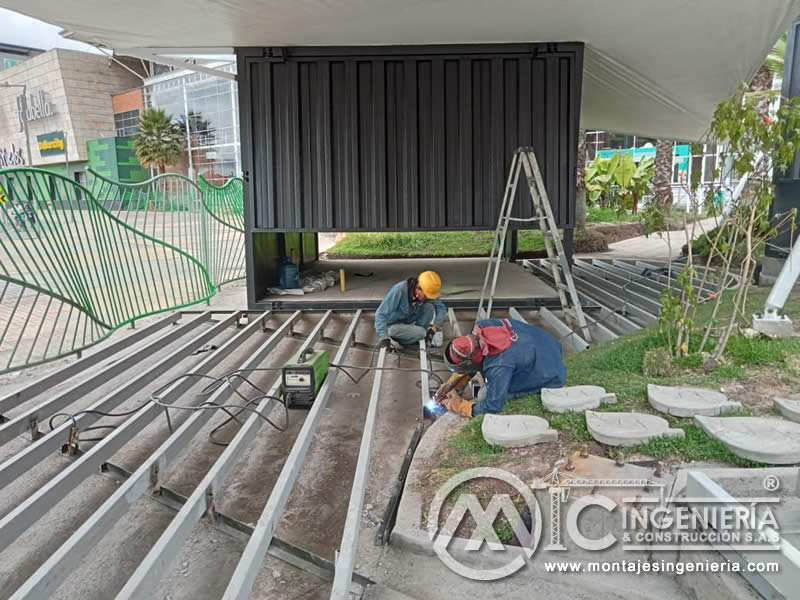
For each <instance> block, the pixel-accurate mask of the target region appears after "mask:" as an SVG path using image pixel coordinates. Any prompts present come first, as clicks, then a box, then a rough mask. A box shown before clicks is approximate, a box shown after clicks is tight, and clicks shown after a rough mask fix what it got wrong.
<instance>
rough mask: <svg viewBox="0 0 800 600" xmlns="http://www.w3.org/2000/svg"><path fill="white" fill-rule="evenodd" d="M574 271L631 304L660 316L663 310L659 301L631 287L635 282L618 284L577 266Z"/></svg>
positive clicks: (576, 274)
mask: <svg viewBox="0 0 800 600" xmlns="http://www.w3.org/2000/svg"><path fill="white" fill-rule="evenodd" d="M572 272H573V273H574V274H575V276H576V277H578V278H580V279H583V280H584V281H588V282H589V283H591V284H593V285H595V286H597V287H599V288H601V289H604V290H608V291H609V292H610V293H612V294H613V295H614V296H615V297H616V298H622V299H624V300H627V301H628V303H629V304H636V305H637V306H640V307H642V308H643V309H644V310H646V311H647V312H649V313H651V314H652V315H654V316H658V314H659V313H660V312H661V304H660V303H659V302H658V301H656V300H654V299H652V298H646V297H645V296H642V295H641V294H639V293H638V292H635V291H633V290H632V289H631V288H634V287H635V284H623V285H618V284H616V283H613V282H611V281H609V280H608V279H606V278H605V277H603V276H602V275H598V274H597V273H593V272H592V271H590V270H588V269H582V268H580V267H577V266H576V267H574V268H573V269H572Z"/></svg>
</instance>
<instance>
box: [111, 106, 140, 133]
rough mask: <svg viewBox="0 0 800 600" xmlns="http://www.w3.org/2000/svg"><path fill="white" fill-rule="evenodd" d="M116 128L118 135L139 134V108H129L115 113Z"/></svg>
mask: <svg viewBox="0 0 800 600" xmlns="http://www.w3.org/2000/svg"><path fill="white" fill-rule="evenodd" d="M114 128H115V129H116V130H117V137H133V136H135V135H138V134H139V109H134V110H128V111H125V112H121V113H117V114H115V115H114Z"/></svg>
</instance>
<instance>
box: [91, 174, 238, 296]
mask: <svg viewBox="0 0 800 600" xmlns="http://www.w3.org/2000/svg"><path fill="white" fill-rule="evenodd" d="M87 174H88V176H89V182H88V184H87V185H88V188H89V190H90V191H91V193H92V195H93V196H94V198H96V199H97V201H98V202H99V203H100V204H101V205H102V206H103V207H104V208H105V209H106V210H108V212H110V213H111V214H113V215H115V216H117V217H118V218H120V219H121V220H123V221H124V222H126V223H127V224H129V225H130V226H131V227H133V228H135V229H138V230H139V231H142V232H143V233H146V234H148V235H150V236H152V237H154V238H156V239H159V240H161V241H163V242H166V243H168V244H171V245H173V246H175V247H177V248H180V249H181V250H184V251H186V252H187V253H189V254H191V255H192V256H194V257H195V258H197V259H198V260H200V261H201V262H202V263H203V264H204V265H205V267H206V269H207V270H208V273H209V276H210V277H211V281H212V283H213V284H214V285H215V286H217V287H218V286H220V285H222V284H224V283H227V282H229V281H233V280H235V279H241V278H243V277H244V276H245V271H244V268H245V267H244V215H243V210H242V208H243V202H242V180H241V179H238V178H234V179H231V180H230V181H228V182H227V183H226V184H225V185H224V186H222V187H217V186H214V185H212V184H210V183H209V182H208V181H206V180H205V179H204V178H203V177H202V176H201V177H200V180H199V183H195V182H193V181H192V180H190V179H187V178H186V177H184V176H182V175H178V174H174V173H167V174H164V175H159V176H157V177H154V178H152V179H148V180H147V181H143V182H141V183H133V184H129V183H119V182H116V181H112V180H110V179H106V178H105V177H103V176H102V175H100V174H99V173H96V172H94V171H92V170H91V169H89V170H88V171H87Z"/></svg>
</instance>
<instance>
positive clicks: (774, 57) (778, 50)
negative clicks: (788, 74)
mask: <svg viewBox="0 0 800 600" xmlns="http://www.w3.org/2000/svg"><path fill="white" fill-rule="evenodd" d="M785 59H786V34H785V33H784V34H783V35H782V36H781V37H780V39H779V40H778V41H777V42H775V47H774V48H772V52H770V53H769V54H767V58H766V60H765V61H764V66H765V67H766V68H767V70H768V71H769V72H770V73H772V76H773V77H783V62H784V60H785Z"/></svg>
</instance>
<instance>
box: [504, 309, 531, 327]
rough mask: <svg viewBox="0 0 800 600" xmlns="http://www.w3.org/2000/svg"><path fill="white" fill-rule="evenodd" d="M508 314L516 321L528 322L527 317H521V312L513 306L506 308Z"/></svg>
mask: <svg viewBox="0 0 800 600" xmlns="http://www.w3.org/2000/svg"><path fill="white" fill-rule="evenodd" d="M508 316H509V317H511V318H512V319H515V320H517V321H522V322H523V323H527V322H528V319H526V318H525V317H523V316H522V313H521V312H519V311H518V310H517V308H516V307H515V306H512V307H511V308H509V309H508Z"/></svg>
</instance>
